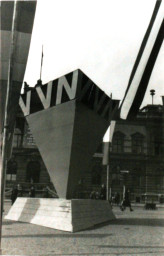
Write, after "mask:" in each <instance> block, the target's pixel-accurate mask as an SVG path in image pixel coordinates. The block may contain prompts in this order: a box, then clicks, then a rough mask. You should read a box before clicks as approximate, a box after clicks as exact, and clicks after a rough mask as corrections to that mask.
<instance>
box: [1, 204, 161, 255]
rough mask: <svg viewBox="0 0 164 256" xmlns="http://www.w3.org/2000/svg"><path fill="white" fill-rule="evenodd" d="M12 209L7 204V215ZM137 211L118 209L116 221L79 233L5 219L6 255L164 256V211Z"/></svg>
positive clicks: (3, 232) (3, 245) (138, 209)
mask: <svg viewBox="0 0 164 256" xmlns="http://www.w3.org/2000/svg"><path fill="white" fill-rule="evenodd" d="M9 208H10V202H6V203H5V214H6V213H7V211H8V210H9ZM133 208H134V211H133V212H130V211H129V209H126V211H124V212H122V211H120V209H119V207H117V206H114V207H113V212H114V214H115V215H116V218H117V219H116V220H113V221H110V222H108V223H106V224H103V225H97V226H96V227H95V228H92V229H88V230H84V231H80V232H77V233H69V232H63V231H59V230H55V229H50V228H46V227H41V226H38V225H33V224H28V223H21V222H14V221H10V220H4V221H3V229H2V255H14V256H15V255H27V256H34V255H35V256H52V255H63V256H64V255H81V256H82V255H83V256H84V255H93V256H97V255H111V256H113V255H117V256H118V255H120V256H148V255H149V256H150V255H151V256H158V255H159V256H162V255H163V256H164V208H158V209H157V210H145V209H144V208H143V206H134V207H133Z"/></svg>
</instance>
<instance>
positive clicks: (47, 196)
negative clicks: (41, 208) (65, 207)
mask: <svg viewBox="0 0 164 256" xmlns="http://www.w3.org/2000/svg"><path fill="white" fill-rule="evenodd" d="M43 191H44V194H43V197H44V198H49V197H50V195H49V192H48V186H46V187H45V188H44V189H43Z"/></svg>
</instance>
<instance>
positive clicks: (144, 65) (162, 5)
mask: <svg viewBox="0 0 164 256" xmlns="http://www.w3.org/2000/svg"><path fill="white" fill-rule="evenodd" d="M163 18H164V2H162V0H157V1H156V4H155V8H154V11H153V14H152V17H151V20H150V23H149V26H148V28H147V31H146V33H145V36H144V38H143V41H142V44H141V47H140V49H139V53H138V56H137V58H136V61H135V64H134V67H133V69H132V72H131V75H130V79H129V83H128V86H127V90H126V92H125V96H124V98H123V101H122V103H121V106H120V118H122V119H126V118H127V119H129V118H132V117H134V116H135V115H136V114H137V112H138V110H139V107H140V105H141V103H142V101H143V98H144V95H145V92H146V88H147V86H148V83H149V79H150V76H151V73H152V70H153V67H154V65H155V62H156V59H157V56H158V53H159V51H160V47H161V45H162V42H163V37H164V20H163Z"/></svg>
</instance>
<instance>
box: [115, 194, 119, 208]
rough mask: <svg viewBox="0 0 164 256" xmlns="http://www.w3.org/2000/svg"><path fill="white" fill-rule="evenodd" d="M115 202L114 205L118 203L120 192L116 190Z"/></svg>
mask: <svg viewBox="0 0 164 256" xmlns="http://www.w3.org/2000/svg"><path fill="white" fill-rule="evenodd" d="M115 203H116V205H119V203H120V194H119V193H118V192H117V193H116V194H115Z"/></svg>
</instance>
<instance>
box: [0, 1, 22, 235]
mask: <svg viewBox="0 0 164 256" xmlns="http://www.w3.org/2000/svg"><path fill="white" fill-rule="evenodd" d="M17 4H18V3H17V1H14V9H13V22H12V30H11V49H10V59H9V69H8V78H7V90H6V102H5V113H4V127H3V140H2V163H1V181H0V182H1V197H0V198H1V199H0V200H1V204H0V206H1V209H0V215H1V216H0V221H1V223H0V224H1V225H0V237H1V234H2V216H3V208H4V195H5V180H6V166H7V136H8V128H9V113H8V110H9V104H10V89H11V87H12V76H13V58H14V46H15V36H16V35H15V33H14V31H15V29H16V23H17Z"/></svg>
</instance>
